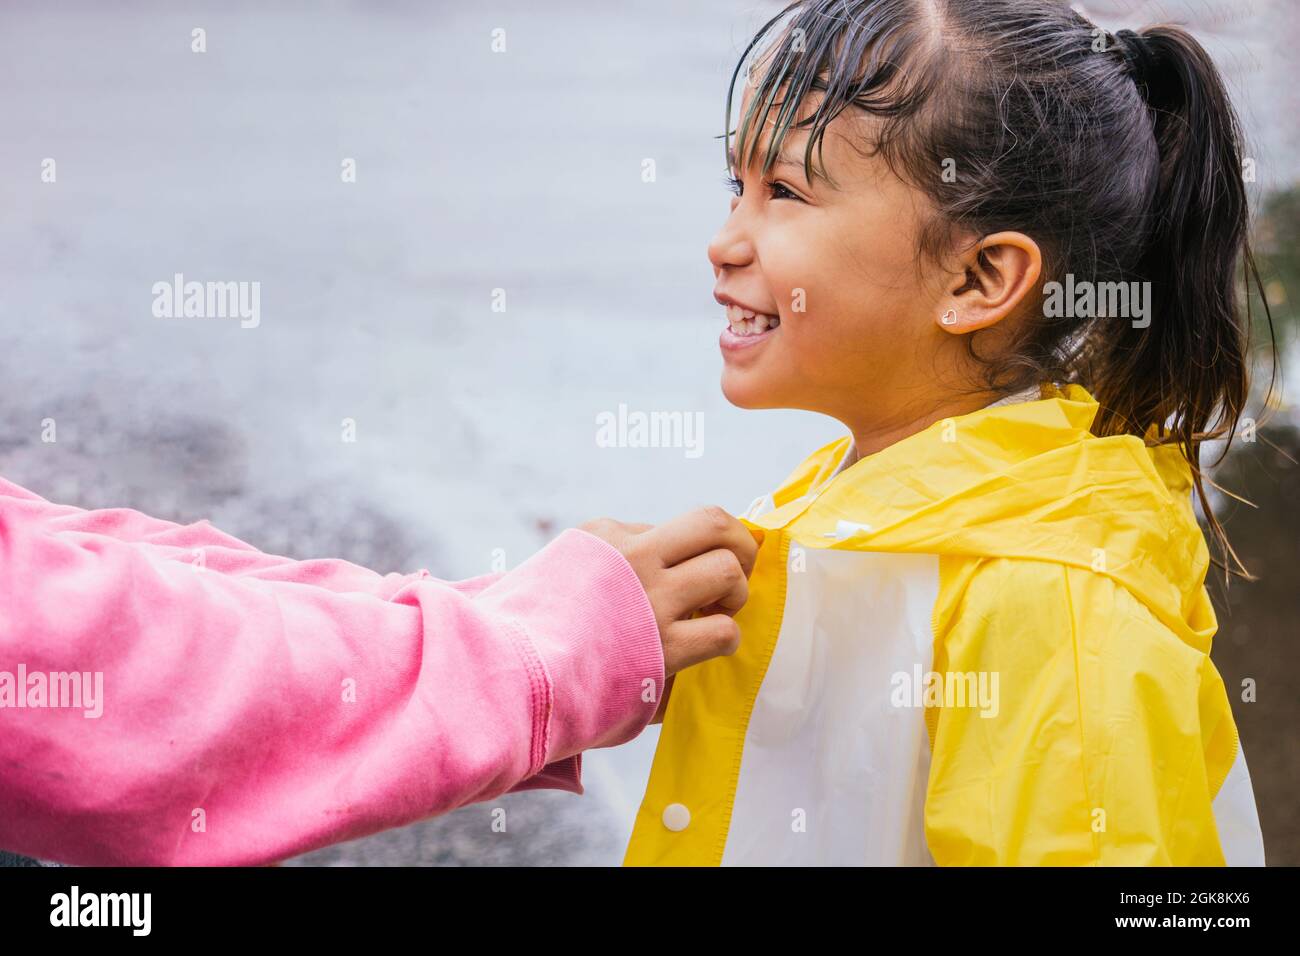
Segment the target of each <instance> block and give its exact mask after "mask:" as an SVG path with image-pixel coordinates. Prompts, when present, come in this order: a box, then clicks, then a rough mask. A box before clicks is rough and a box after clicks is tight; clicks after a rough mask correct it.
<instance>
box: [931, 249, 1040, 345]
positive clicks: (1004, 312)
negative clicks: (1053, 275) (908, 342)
mask: <svg viewBox="0 0 1300 956" xmlns="http://www.w3.org/2000/svg"><path fill="white" fill-rule="evenodd" d="M958 268H960V269H962V270H963V273H964V279H963V281H961V283H960V284H959V285H955V286H954V287H953V288H952V290H951V291H950V292H949V294H948V295H947V296H945V297H944V298H942V299H941V300H940V302H939V312H938V314H937V315H936V316H935V317H934V321H935V322H936V323H937V324H938V325H939V327H940V328H941V329H943V330H944V331H945V332H950V333H952V334H953V335H965V334H967V333H970V332H975V331H978V330H979V329H987V328H989V327H990V326H993V325H997V324H998V323H999V322H1001V321H1002V320H1003V319H1005V318H1006V317H1007V316H1009V315H1012V314H1013V313H1014V312H1015V311H1016V310H1017V309H1018V308H1020V306H1021V305H1022V304H1023V303H1024V302H1025V301H1027V300H1028V299H1029V297H1030V295H1031V293H1032V292H1033V290H1034V289H1035V288H1037V286H1038V276H1039V275H1040V274H1041V273H1042V271H1043V254H1042V252H1040V251H1039V249H1038V243H1036V242H1034V240H1032V239H1030V238H1029V237H1028V236H1026V235H1025V234H1024V233H1022V232H997V233H994V234H993V235H991V236H985V237H984V238H983V239H981V240H980V241H979V242H977V243H975V244H974V245H973V246H972V247H971V249H970V251H969V252H967V253H965V254H964V255H963V257H962V258H961V260H960V261H959V262H958Z"/></svg>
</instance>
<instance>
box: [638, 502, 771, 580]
mask: <svg viewBox="0 0 1300 956" xmlns="http://www.w3.org/2000/svg"><path fill="white" fill-rule="evenodd" d="M645 537H646V539H647V541H646V543H647V544H649V545H650V546H651V547H653V548H654V549H655V550H656V552H657V553H658V554H659V556H660V558H661V559H662V560H663V562H664V564H665V566H667V567H672V566H673V565H674V564H680V563H681V562H683V561H685V560H687V559H688V558H693V557H695V556H696V555H699V554H704V553H705V552H708V551H713V550H714V549H716V548H726V549H727V550H729V551H731V552H732V553H733V554H734V555H735V556H736V558H737V559H738V560H739V561H740V566H741V567H742V568H744V570H745V575H746V577H748V576H749V573H750V572H751V571H753V570H754V558H755V557H756V556H757V555H758V544H757V543H756V542H755V541H754V537H753V535H751V534H750V533H749V531H748V530H746V528H745V526H744V525H743V524H741V523H740V522H739V521H737V520H736V519H735V518H733V517H732V516H731V515H729V514H727V513H726V512H725V511H723V510H722V509H721V508H719V507H717V506H716V505H715V506H711V507H708V508H700V509H698V510H696V511H691V512H688V513H687V514H684V515H679V516H678V517H676V518H674V519H672V520H671V521H667V522H664V523H663V524H661V525H659V526H658V527H656V528H653V529H651V530H650V531H647V532H646V533H645Z"/></svg>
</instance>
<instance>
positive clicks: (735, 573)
mask: <svg viewBox="0 0 1300 956" xmlns="http://www.w3.org/2000/svg"><path fill="white" fill-rule="evenodd" d="M717 555H718V556H717V557H716V558H714V562H715V563H716V565H717V575H718V577H719V578H720V579H721V580H722V582H723V583H724V584H726V585H728V586H730V587H735V586H736V585H737V584H739V583H740V582H741V581H744V580H745V569H744V568H743V567H741V565H740V560H739V559H738V558H737V557H736V556H735V555H734V554H732V553H731V552H730V551H718V552H717Z"/></svg>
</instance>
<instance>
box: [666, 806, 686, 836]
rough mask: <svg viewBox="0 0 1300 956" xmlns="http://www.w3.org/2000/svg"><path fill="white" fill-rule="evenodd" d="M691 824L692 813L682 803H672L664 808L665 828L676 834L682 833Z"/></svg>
mask: <svg viewBox="0 0 1300 956" xmlns="http://www.w3.org/2000/svg"><path fill="white" fill-rule="evenodd" d="M690 823H691V811H690V810H687V809H686V807H685V806H683V805H682V804H680V803H670V804H668V806H666V807H664V826H666V827H667V828H668V829H669V830H672V831H673V832H674V833H680V832H681V831H682V830H685V829H686V828H687V827H688V826H690Z"/></svg>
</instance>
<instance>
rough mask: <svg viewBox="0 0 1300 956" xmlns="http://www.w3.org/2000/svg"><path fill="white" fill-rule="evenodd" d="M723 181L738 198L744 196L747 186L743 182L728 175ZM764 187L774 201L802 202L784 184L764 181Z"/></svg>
mask: <svg viewBox="0 0 1300 956" xmlns="http://www.w3.org/2000/svg"><path fill="white" fill-rule="evenodd" d="M722 181H723V182H725V183H726V184H727V188H728V189H730V190H731V192H732V194H733V195H736V196H742V195H744V193H745V184H744V183H743V182H742V181H741V180H739V179H737V178H736V177H735V176H732V175H730V174H728V175H726V176H724V177H723V179H722ZM763 185H764V186H766V187H767V188H768V190H769V191H770V192H771V193H772V198H773V199H793V200H795V201H797V202H802V200H800V199H799V197H798V196H797V195H795V193H794V191H793V190H792V189H791V188H790V187H789V186H787V185H785V184H784V183H778V182H774V181H768V180H764V181H763ZM778 190H780V193H778V192H777V191H778ZM782 194H784V195H782Z"/></svg>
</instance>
